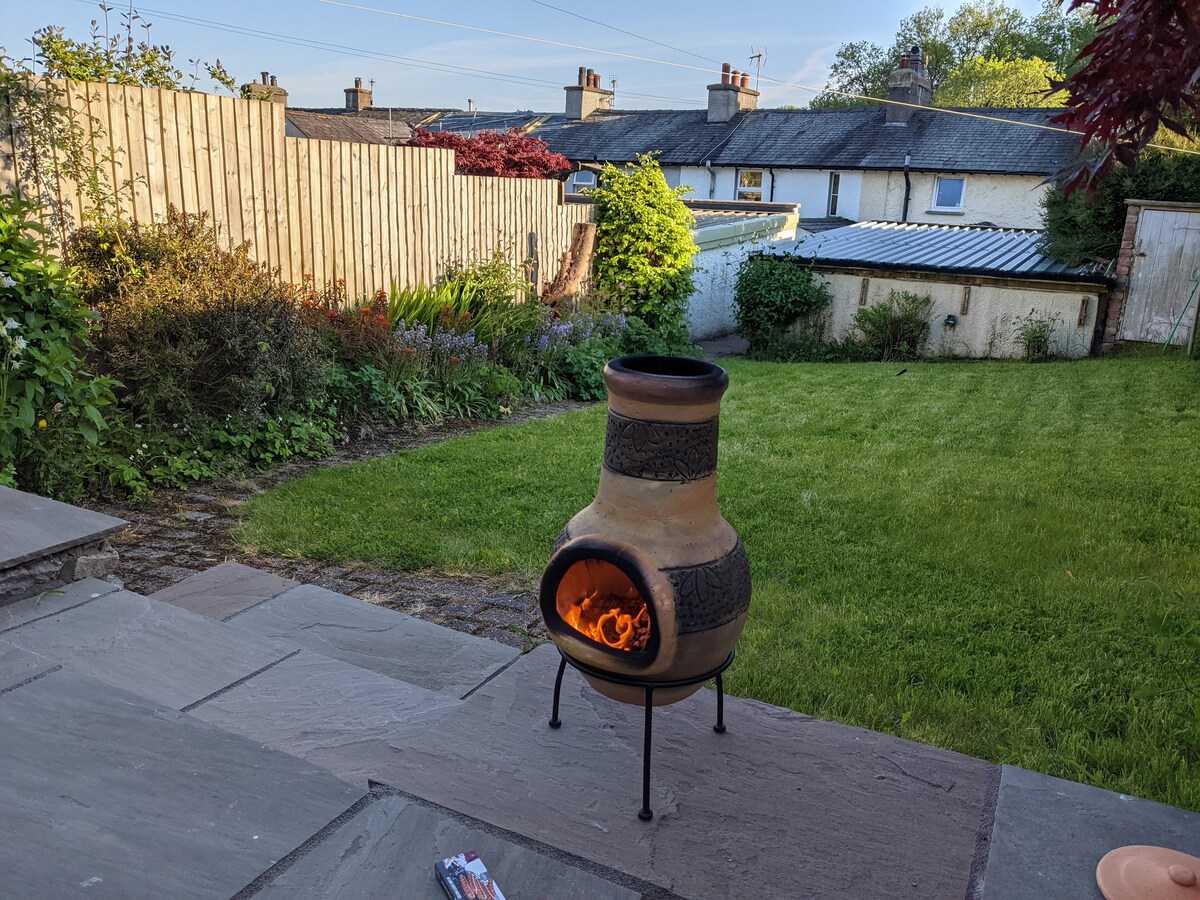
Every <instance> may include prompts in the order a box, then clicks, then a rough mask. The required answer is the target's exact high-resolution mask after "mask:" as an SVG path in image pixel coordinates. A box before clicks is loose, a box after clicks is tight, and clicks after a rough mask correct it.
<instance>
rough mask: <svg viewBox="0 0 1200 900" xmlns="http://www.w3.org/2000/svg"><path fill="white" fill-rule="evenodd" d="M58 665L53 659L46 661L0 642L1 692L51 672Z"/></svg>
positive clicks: (41, 657) (26, 651) (44, 658)
mask: <svg viewBox="0 0 1200 900" xmlns="http://www.w3.org/2000/svg"><path fill="white" fill-rule="evenodd" d="M57 665H58V663H56V662H55V661H54V660H52V659H46V657H44V656H38V655H37V654H36V653H30V652H29V651H28V650H22V649H21V648H20V647H14V646H13V645H12V644H10V643H8V642H7V641H3V640H0V692H3V691H7V690H9V689H10V688H12V687H13V686H14V685H18V684H20V683H21V682H22V681H28V680H29V679H30V678H36V677H37V676H38V675H41V674H42V673H44V672H49V671H50V670H51V669H53V668H54V667H55V666H57Z"/></svg>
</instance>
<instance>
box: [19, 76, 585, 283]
mask: <svg viewBox="0 0 1200 900" xmlns="http://www.w3.org/2000/svg"><path fill="white" fill-rule="evenodd" d="M62 89H63V91H64V93H65V96H66V97H67V98H69V102H70V105H71V107H72V109H73V110H76V111H77V115H76V117H75V121H76V122H78V123H80V124H81V125H82V126H83V127H84V129H85V131H86V138H87V141H88V142H90V143H89V151H90V152H91V153H92V154H93V155H94V159H95V160H96V168H97V169H99V170H100V171H101V175H102V176H103V178H104V179H105V180H107V181H108V182H109V183H110V184H111V185H112V186H115V187H116V188H117V190H116V197H117V199H116V201H115V202H116V204H117V205H118V206H119V212H120V213H121V214H122V215H123V216H125V217H127V218H131V219H133V220H134V221H138V222H149V221H153V220H156V219H160V218H162V217H163V216H164V215H165V214H166V211H167V207H168V204H173V205H174V206H176V207H177V208H179V209H181V210H183V211H185V212H207V213H210V214H211V215H212V217H213V220H214V221H215V222H217V223H218V224H219V225H220V226H221V227H222V228H223V229H224V231H225V232H226V234H227V235H228V236H229V238H230V239H231V240H232V241H233V242H234V243H241V242H243V241H247V242H249V244H250V247H251V253H252V255H253V256H254V258H256V259H257V260H259V261H260V262H264V263H266V264H267V265H269V266H271V267H272V268H275V267H277V268H278V269H279V270H280V271H281V273H282V274H283V276H284V277H285V278H286V279H288V280H289V281H293V282H297V283H299V282H300V281H301V280H302V278H303V277H304V276H305V275H306V274H308V275H312V276H314V277H315V278H316V280H317V282H318V283H322V282H325V281H332V280H335V279H338V278H344V279H345V280H346V287H347V290H348V292H349V293H350V295H351V296H352V297H355V296H365V295H369V294H371V293H373V292H374V291H376V290H378V289H380V288H385V289H386V288H387V287H389V286H390V285H391V284H392V283H393V282H396V283H398V284H400V285H402V286H406V285H414V284H420V283H429V282H432V281H433V280H435V279H436V278H437V276H438V275H439V274H440V273H441V272H442V271H443V270H444V268H445V266H446V264H447V263H452V262H458V261H470V260H478V259H484V258H487V257H490V256H491V254H492V253H493V252H494V251H496V250H500V251H503V252H505V253H506V254H508V255H509V258H510V259H512V260H513V261H515V262H520V261H523V260H527V259H530V258H531V257H532V258H533V262H534V263H535V265H537V266H538V268H539V270H540V278H539V281H540V282H545V281H548V280H549V279H551V278H552V277H553V276H554V273H555V271H556V270H557V268H558V263H559V258H560V256H561V255H562V254H563V253H565V252H566V250H567V248H568V246H569V245H570V240H571V234H572V231H573V228H574V226H575V224H577V223H579V222H587V221H590V219H591V207H590V206H581V205H578V204H566V203H565V202H564V201H563V196H562V185H561V184H560V183H559V182H557V181H543V180H535V179H517V178H483V177H476V176H463V175H456V174H455V173H454V154H453V152H452V151H449V150H433V149H418V148H413V147H388V146H383V145H379V144H359V143H350V142H345V141H323V140H309V139H307V138H293V137H287V136H286V134H285V127H286V125H285V119H284V109H283V107H282V105H281V104H278V103H269V102H264V101H262V100H238V99H233V98H230V97H218V96H214V95H211V94H201V93H187V92H180V91H165V90H157V89H148V88H138V87H125V86H121V85H113V84H73V83H69V84H63V85H62ZM14 140H19V136H15V137H14V135H5V136H2V140H0V143H3V144H7V146H0V190H6V191H11V190H24V191H25V192H27V193H29V192H31V188H30V185H31V183H32V179H33V173H31V172H29V171H21V165H20V156H21V154H20V153H16V152H14V145H13V142H14ZM54 180H55V181H57V182H58V183H57V184H55V185H52V186H49V190H48V192H49V193H50V194H51V195H54V196H56V198H57V200H58V201H59V205H60V207H61V208H62V209H63V210H65V211H66V212H67V215H68V218H69V219H73V220H74V221H78V218H79V214H80V213H81V211H83V209H85V208H86V207H87V206H88V205H89V200H88V198H87V196H86V191H84V192H81V191H80V190H79V187H78V185H76V184H75V183H73V182H71V181H70V180H68V179H66V178H60V179H54ZM539 287H540V285H539Z"/></svg>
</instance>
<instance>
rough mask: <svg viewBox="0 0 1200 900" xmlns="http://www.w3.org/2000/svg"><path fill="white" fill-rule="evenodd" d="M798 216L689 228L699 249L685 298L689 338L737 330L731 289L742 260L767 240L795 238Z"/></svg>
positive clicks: (734, 283)
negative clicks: (692, 286) (691, 285)
mask: <svg viewBox="0 0 1200 900" xmlns="http://www.w3.org/2000/svg"><path fill="white" fill-rule="evenodd" d="M796 222H797V217H796V216H794V215H779V216H766V217H764V218H761V219H747V220H744V221H741V222H735V223H732V224H722V225H712V226H709V227H708V228H698V229H696V230H695V231H694V232H692V236H693V237H694V238H695V239H696V244H697V245H698V246H699V247H700V252H699V253H697V254H696V256H695V257H694V258H693V265H695V267H696V272H695V274H694V275H693V276H692V280H693V282H694V283H695V285H696V290H695V292H694V293H693V294H692V296H691V297H690V298H689V300H688V314H687V316H688V333H689V334H690V335H691V337H692V340H695V341H699V340H705V339H707V338H714V337H721V336H722V335H726V334H732V333H733V332H734V331H736V330H737V316H736V307H735V306H734V303H733V292H734V289H735V288H736V286H737V273H738V267H739V266H740V265H741V264H742V260H743V259H745V258H746V257H747V256H748V255H750V254H751V253H753V252H757V251H759V250H761V249H762V246H763V244H765V243H767V242H769V241H779V240H794V239H795V237H796Z"/></svg>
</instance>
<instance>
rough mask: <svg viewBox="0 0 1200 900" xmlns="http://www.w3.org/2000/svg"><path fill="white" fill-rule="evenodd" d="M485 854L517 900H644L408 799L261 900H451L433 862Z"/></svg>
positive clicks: (368, 820) (336, 839) (312, 856)
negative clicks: (320, 899)
mask: <svg viewBox="0 0 1200 900" xmlns="http://www.w3.org/2000/svg"><path fill="white" fill-rule="evenodd" d="M468 850H473V851H474V852H475V853H477V854H479V856H480V858H481V859H482V860H483V861H484V863H485V864H486V865H487V867H488V871H490V872H491V873H492V875H493V876H494V877H495V879H496V883H497V884H498V885H499V886H500V889H501V890H502V891H504V894H505V896H506V897H511V898H513V900H539V898H544V900H640V898H641V894H640V893H638V892H635V891H632V890H629V889H628V888H624V887H621V886H619V885H616V884H613V883H612V882H611V881H607V880H605V879H603V878H601V877H599V876H597V875H594V874H592V873H590V872H586V871H583V870H582V869H579V868H576V867H574V866H571V865H568V864H567V863H565V862H562V861H560V860H558V859H555V858H554V857H552V856H550V855H547V854H543V853H538V852H536V851H534V850H531V849H527V848H526V847H522V846H519V845H517V844H514V843H512V842H510V841H507V840H504V839H503V838H500V837H497V836H495V835H494V834H491V833H489V831H487V830H485V829H484V828H483V827H482V826H478V827H472V826H470V825H467V824H464V823H463V822H461V821H458V820H456V819H455V818H451V817H450V816H448V815H446V814H444V813H441V812H438V811H437V810H435V809H430V808H428V807H425V806H421V805H418V804H416V803H413V802H411V801H409V800H406V799H404V798H401V797H382V798H380V799H379V800H378V801H376V802H375V803H372V804H370V805H369V806H367V807H366V808H365V809H362V810H361V811H359V813H358V814H357V815H355V816H354V818H352V819H350V820H349V821H348V822H346V823H345V824H344V825H343V826H342V827H341V828H340V829H338V830H337V831H336V832H334V833H333V834H332V835H330V836H329V837H328V838H326V839H325V840H324V841H323V842H322V843H321V844H320V845H319V846H318V847H317V848H316V849H315V850H313V851H311V852H310V853H308V854H307V855H306V856H304V857H302V858H301V859H300V860H299V861H298V862H296V863H295V864H294V865H293V866H292V867H291V868H289V869H288V870H287V871H285V872H284V873H283V874H281V875H279V876H278V877H276V878H275V879H274V880H273V881H271V882H270V883H269V884H268V885H267V886H266V887H265V888H264V890H263V891H262V892H261V893H260V894H257V895H256V896H258V897H269V898H284V897H305V898H307V897H403V898H404V900H446V895H445V894H444V893H443V892H442V889H441V888H440V887H439V886H438V883H437V881H436V880H435V879H434V875H433V864H434V863H435V862H437V861H439V860H441V859H445V858H446V857H448V856H455V855H457V854H459V853H463V852H465V851H468Z"/></svg>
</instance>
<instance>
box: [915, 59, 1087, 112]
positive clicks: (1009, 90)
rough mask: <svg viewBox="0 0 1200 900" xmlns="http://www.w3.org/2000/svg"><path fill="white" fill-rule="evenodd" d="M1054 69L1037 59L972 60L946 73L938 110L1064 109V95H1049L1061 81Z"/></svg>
mask: <svg viewBox="0 0 1200 900" xmlns="http://www.w3.org/2000/svg"><path fill="white" fill-rule="evenodd" d="M1062 77H1063V76H1062V75H1061V73H1059V72H1056V71H1054V65H1053V64H1052V63H1048V62H1046V61H1045V60H1043V59H1039V58H1038V57H1036V56H1035V57H1033V58H1032V59H997V58H996V57H994V56H990V57H983V56H973V57H971V58H970V59H967V60H964V61H963V62H961V63H959V64H958V65H957V66H955V67H954V68H952V69H951V70H950V71H949V72H947V73H946V79H945V81H943V82H942V86H941V87H940V88H939V89H938V92H937V97H936V98H935V99H936V105H938V106H951V107H952V106H1002V107H1028V106H1062V105H1063V104H1064V103H1065V102H1066V99H1067V95H1066V92H1065V91H1055V92H1053V93H1051V92H1050V83H1051V81H1057V80H1061V79H1062Z"/></svg>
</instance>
